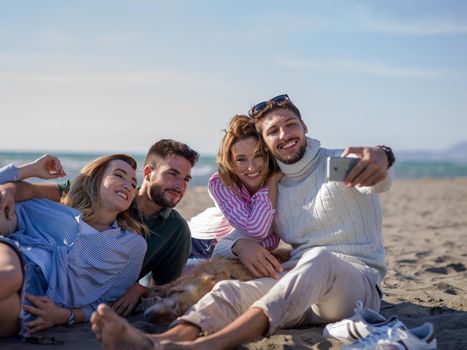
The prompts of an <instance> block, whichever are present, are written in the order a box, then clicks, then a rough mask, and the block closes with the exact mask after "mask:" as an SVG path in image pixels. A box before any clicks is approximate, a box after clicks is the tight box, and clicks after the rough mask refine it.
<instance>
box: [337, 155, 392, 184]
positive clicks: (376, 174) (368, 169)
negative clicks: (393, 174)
mask: <svg viewBox="0 0 467 350" xmlns="http://www.w3.org/2000/svg"><path fill="white" fill-rule="evenodd" d="M349 154H355V155H356V156H357V157H358V158H359V159H360V160H359V162H358V163H357V165H355V167H353V169H352V170H351V171H350V173H349V174H348V175H347V177H346V178H345V180H344V182H345V184H346V185H347V186H357V185H358V186H375V185H376V184H378V183H379V182H381V181H383V180H384V179H386V177H387V175H388V170H389V168H390V166H391V165H392V164H390V163H389V159H388V156H387V154H386V152H385V151H384V149H383V148H382V147H381V146H376V147H347V148H346V149H345V151H344V152H343V153H342V155H341V156H342V157H346V156H348V155H349Z"/></svg>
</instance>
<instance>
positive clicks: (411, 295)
mask: <svg viewBox="0 0 467 350" xmlns="http://www.w3.org/2000/svg"><path fill="white" fill-rule="evenodd" d="M381 202H382V206H383V212H384V221H383V238H384V243H385V247H386V261H387V266H388V273H387V275H386V278H385V279H384V281H383V291H384V303H383V306H382V310H381V313H382V314H383V315H385V316H390V315H398V316H399V317H400V319H401V320H402V321H404V322H405V323H406V325H407V326H409V327H413V326H417V325H421V324H422V323H423V322H427V321H429V322H432V323H433V324H434V327H435V335H436V338H437V340H438V349H467V338H466V336H465V335H466V334H467V298H466V290H467V270H466V267H467V178H458V179H419V180H396V182H395V183H394V185H393V188H392V190H391V191H390V192H388V193H385V194H383V195H382V196H381ZM211 205H212V202H211V200H210V198H209V196H208V195H207V191H206V188H204V187H197V188H193V189H191V190H190V191H189V193H188V194H187V195H186V197H185V198H184V200H183V202H182V203H180V205H179V207H178V209H179V211H180V212H181V214H182V215H183V216H184V217H185V218H187V219H189V218H190V217H192V216H193V215H195V214H197V213H198V212H200V211H202V210H203V209H205V208H207V207H209V206H211ZM130 321H131V322H132V323H134V325H135V326H137V327H139V328H142V329H145V330H147V331H156V332H160V331H162V330H163V328H161V327H159V328H155V327H154V326H152V325H150V324H147V323H145V322H143V321H141V316H140V315H134V316H132V317H131V318H130ZM321 332H322V328H319V327H312V328H303V329H294V330H283V331H281V332H280V334H277V335H274V336H272V337H270V338H268V339H266V338H263V339H258V340H257V341H254V342H251V343H249V344H245V345H243V346H241V347H239V349H339V348H340V346H341V345H342V344H341V343H340V342H338V341H335V340H330V339H326V338H324V337H323V336H322V335H321ZM40 335H43V336H54V337H55V338H56V339H58V340H60V341H63V342H64V344H63V345H55V346H53V348H55V349H65V348H66V349H67V350H73V349H99V348H100V346H99V343H98V342H97V341H96V340H95V338H94V335H93V333H92V331H91V330H90V327H89V325H77V326H74V327H72V328H71V329H70V328H66V327H54V328H53V329H51V330H48V331H46V332H43V333H41V334H40ZM38 346H39V345H32V344H25V343H22V342H20V341H19V340H17V339H3V340H1V341H0V348H1V349H33V348H36V347H38ZM47 348H49V347H47Z"/></svg>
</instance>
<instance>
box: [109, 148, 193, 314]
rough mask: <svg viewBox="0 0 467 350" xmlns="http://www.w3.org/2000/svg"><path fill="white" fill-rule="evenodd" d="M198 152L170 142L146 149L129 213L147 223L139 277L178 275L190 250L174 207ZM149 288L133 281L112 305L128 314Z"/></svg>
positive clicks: (157, 279)
mask: <svg viewBox="0 0 467 350" xmlns="http://www.w3.org/2000/svg"><path fill="white" fill-rule="evenodd" d="M198 157H199V155H198V153H197V152H196V151H194V150H192V149H191V148H190V147H188V146H187V145H185V144H183V143H180V142H177V141H173V140H161V141H159V142H156V143H155V144H154V145H153V146H152V147H151V148H150V149H149V152H148V155H147V157H146V161H145V163H144V168H143V176H144V178H143V184H142V186H141V187H140V188H139V191H138V193H137V195H136V198H135V201H134V202H133V204H132V207H131V212H132V214H133V215H134V216H135V218H137V219H139V220H140V221H141V222H143V223H144V224H146V226H147V227H148V229H149V233H148V235H147V237H146V241H147V243H148V250H147V252H146V256H145V258H144V262H143V267H142V269H141V273H140V278H142V277H144V276H146V275H147V274H148V273H151V274H152V280H153V281H152V282H153V283H155V284H157V285H161V284H165V283H168V282H170V281H173V280H174V279H176V278H177V277H179V276H180V275H181V273H182V270H183V268H184V266H185V264H186V262H187V259H188V256H189V255H190V251H191V234H190V229H189V228H188V224H187V222H186V221H185V219H183V218H182V217H181V215H180V214H179V213H178V212H177V211H175V210H174V209H172V208H174V207H175V206H176V205H177V204H178V202H180V200H181V199H182V198H183V195H184V194H185V191H186V189H187V188H188V183H189V182H190V180H191V168H192V167H193V166H194V165H195V163H196V162H197V161H198ZM148 291H149V289H148V288H146V287H145V286H143V285H141V284H140V283H135V284H134V285H133V286H131V287H130V288H129V289H128V291H127V292H126V293H125V294H124V295H123V296H122V297H120V298H119V299H118V300H117V301H115V303H114V304H113V305H112V308H113V309H114V310H115V311H116V312H117V313H119V314H123V315H128V314H129V313H130V312H131V311H132V310H133V309H134V307H135V306H136V305H137V304H138V302H139V300H140V298H141V297H142V296H144V295H146V294H147V292H148Z"/></svg>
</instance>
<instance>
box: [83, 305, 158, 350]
mask: <svg viewBox="0 0 467 350" xmlns="http://www.w3.org/2000/svg"><path fill="white" fill-rule="evenodd" d="M91 323H92V330H93V331H94V333H96V337H97V339H99V341H100V342H101V345H102V348H103V349H105V350H114V349H115V350H116V349H122V350H130V349H141V350H146V349H148V350H152V349H154V345H155V344H154V343H153V341H152V340H151V338H150V337H149V336H148V335H147V334H145V333H143V332H141V331H139V330H137V329H136V328H134V327H132V326H131V325H130V324H129V323H128V321H127V320H125V319H124V318H122V317H120V316H118V315H117V314H116V313H115V312H114V311H113V310H112V309H111V308H110V307H108V306H107V305H105V304H100V305H99V306H98V307H97V310H96V312H94V313H93V314H92V317H91Z"/></svg>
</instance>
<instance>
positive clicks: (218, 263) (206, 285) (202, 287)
mask: <svg viewBox="0 0 467 350" xmlns="http://www.w3.org/2000/svg"><path fill="white" fill-rule="evenodd" d="M253 278H254V276H253V275H252V274H251V273H250V272H249V271H248V270H247V269H246V267H244V266H243V265H242V264H241V263H240V262H239V261H238V260H231V259H227V258H221V257H216V258H213V259H211V260H208V261H206V262H203V263H201V264H199V265H197V266H195V267H194V268H193V269H192V270H191V271H189V272H188V273H187V274H185V275H183V276H181V277H180V278H178V279H177V280H175V281H174V282H172V283H169V284H166V285H163V286H160V287H155V288H153V290H152V292H151V296H150V297H148V298H145V299H144V300H143V302H142V303H141V304H140V306H139V307H138V310H140V311H143V310H145V311H144V317H145V318H146V320H147V321H149V322H152V323H155V324H162V323H168V322H170V321H173V320H175V319H176V318H177V317H178V316H181V315H183V314H184V313H185V311H186V310H188V309H189V308H190V307H191V306H193V305H194V304H196V303H197V302H198V300H200V299H201V298H202V297H203V296H204V295H206V294H207V293H208V292H210V291H211V290H212V288H213V287H214V285H215V284H216V283H217V282H219V281H224V280H240V281H248V280H251V279H253Z"/></svg>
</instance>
